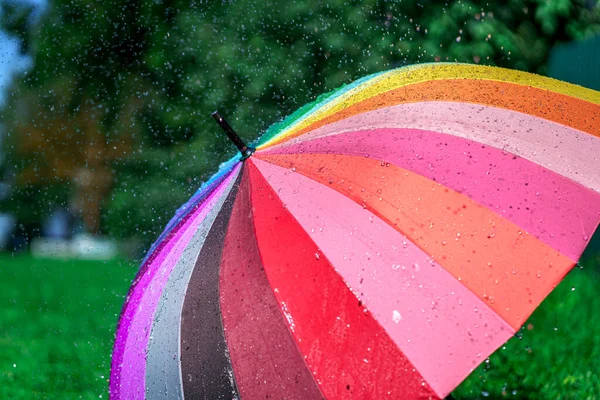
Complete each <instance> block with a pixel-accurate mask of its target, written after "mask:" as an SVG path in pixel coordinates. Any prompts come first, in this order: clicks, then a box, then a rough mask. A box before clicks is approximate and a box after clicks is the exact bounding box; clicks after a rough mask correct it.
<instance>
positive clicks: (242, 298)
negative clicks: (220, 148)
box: [220, 168, 323, 400]
mask: <svg viewBox="0 0 600 400" xmlns="http://www.w3.org/2000/svg"><path fill="white" fill-rule="evenodd" d="M248 185H249V183H248V172H247V170H246V168H245V169H244V172H243V177H242V183H241V185H240V188H239V191H238V195H237V198H236V201H235V205H234V207H233V211H232V214H231V217H230V219H229V227H228V230H227V235H226V236H225V243H224V246H223V258H222V260H221V277H220V288H221V313H222V318H223V326H224V329H225V340H226V342H227V347H228V348H229V355H230V358H231V364H232V366H233V371H234V375H235V380H236V383H237V387H238V390H239V393H240V395H241V397H242V399H244V400H246V399H255V398H256V399H266V398H272V399H283V398H285V399H318V398H323V396H322V394H321V392H320V391H319V388H318V386H317V384H316V382H315V381H314V379H313V376H312V374H311V373H310V371H309V370H308V368H307V366H306V364H305V363H304V360H303V358H302V356H301V355H300V352H299V350H298V348H297V346H296V343H295V342H294V339H293V338H292V336H291V332H290V331H289V329H288V327H287V325H286V322H285V320H284V317H283V315H282V313H281V309H280V307H279V304H278V303H277V301H276V299H275V296H274V294H273V290H272V288H271V286H270V284H269V281H268V280H267V276H266V274H265V271H264V268H263V265H262V262H261V259H260V255H259V252H258V246H257V243H256V237H255V235H254V224H253V216H252V205H251V203H250V193H249V187H248Z"/></svg>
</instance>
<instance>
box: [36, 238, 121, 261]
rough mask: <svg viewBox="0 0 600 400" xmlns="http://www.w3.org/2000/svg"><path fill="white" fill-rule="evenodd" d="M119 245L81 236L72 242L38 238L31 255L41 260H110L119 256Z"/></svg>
mask: <svg viewBox="0 0 600 400" xmlns="http://www.w3.org/2000/svg"><path fill="white" fill-rule="evenodd" d="M118 253H119V252H118V249H117V245H116V244H115V243H114V242H113V241H111V240H110V239H106V238H103V237H98V236H93V235H88V234H80V235H76V236H75V237H73V239H72V240H66V239H59V238H36V239H34V240H32V241H31V255H33V256H34V257H40V258H79V259H83V260H110V259H113V258H115V257H117V255H118Z"/></svg>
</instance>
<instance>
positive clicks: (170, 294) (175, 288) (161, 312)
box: [146, 170, 240, 399]
mask: <svg viewBox="0 0 600 400" xmlns="http://www.w3.org/2000/svg"><path fill="white" fill-rule="evenodd" d="M239 171H240V170H238V172H237V173H235V174H236V175H233V177H232V178H233V179H232V180H231V181H230V183H229V184H228V186H227V188H226V190H225V192H224V193H223V195H221V196H220V197H219V199H218V200H217V202H216V203H215V205H214V206H213V207H212V209H211V210H210V211H209V212H208V214H207V216H206V218H204V220H203V221H202V223H201V224H200V226H199V228H198V231H197V232H196V233H195V234H194V237H193V238H192V240H190V243H189V244H188V246H187V248H186V249H185V250H184V251H183V254H182V255H181V258H180V259H179V261H178V262H177V265H175V267H174V268H173V271H172V272H171V276H170V277H169V281H168V282H167V285H166V286H165V289H164V290H163V293H162V295H161V298H160V302H159V304H158V307H157V311H156V315H155V317H154V321H153V324H152V332H151V334H150V342H149V344H148V355H147V359H146V397H147V398H148V399H183V382H182V381H181V365H180V358H181V348H180V333H181V310H182V307H183V301H184V298H185V294H186V291H187V286H188V283H189V281H190V277H191V275H192V271H193V270H194V266H195V265H196V261H197V259H198V255H199V254H200V250H201V249H202V246H203V245H204V242H205V240H206V236H207V235H208V232H209V231H210V228H211V227H212V225H213V223H214V221H215V219H216V217H217V215H218V214H219V211H220V210H221V208H222V207H223V204H224V203H225V200H226V199H227V197H228V194H229V193H230V192H231V189H232V188H233V186H234V184H235V182H236V181H237V178H238V176H237V174H239Z"/></svg>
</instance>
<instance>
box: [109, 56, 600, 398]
mask: <svg viewBox="0 0 600 400" xmlns="http://www.w3.org/2000/svg"><path fill="white" fill-rule="evenodd" d="M214 117H215V118H216V119H217V121H218V122H219V123H220V124H221V126H222V127H223V129H224V130H225V132H226V133H227V134H228V135H229V136H230V137H231V138H232V140H233V142H234V143H235V144H236V146H237V147H238V148H239V149H240V152H241V157H240V156H239V155H238V156H236V157H234V158H233V159H231V160H229V161H227V162H226V163H224V164H223V165H222V166H221V168H220V170H219V172H218V173H217V174H216V175H215V176H214V177H213V178H211V179H210V180H209V181H208V182H206V183H205V184H204V185H203V186H202V188H200V190H199V191H198V192H197V194H196V195H194V196H193V197H192V198H191V199H190V200H189V202H188V203H186V204H185V205H184V206H183V207H181V208H180V209H179V210H178V211H177V213H176V215H175V216H174V217H173V219H172V220H171V221H170V222H169V224H168V225H167V227H166V228H165V231H164V232H163V233H162V234H161V236H160V237H159V238H158V240H157V241H156V243H155V244H154V245H153V246H152V248H151V249H150V251H149V253H148V255H147V256H146V258H145V260H144V261H143V264H142V266H141V269H140V271H139V273H138V275H137V277H136V278H135V281H134V282H133V285H132V287H131V289H130V292H129V294H128V296H127V300H126V303H125V306H124V308H123V311H122V314H121V317H120V321H119V325H118V328H117V333H116V341H115V346H114V352H113V359H112V370H111V378H110V393H111V397H112V398H115V399H116V398H123V399H136V398H146V397H147V398H150V399H154V398H169V399H172V398H183V397H185V398H193V399H195V398H207V399H208V398H210V399H217V398H223V399H229V398H242V399H253V398H273V399H275V398H277V399H279V398H296V399H312V398H332V399H333V398H361V399H362V398H386V397H387V398H394V399H421V398H443V397H445V396H447V395H448V394H449V393H450V392H451V391H452V390H453V389H454V388H455V387H456V386H457V385H458V384H459V383H460V382H461V381H462V380H464V378H465V377H466V376H467V375H468V374H469V373H470V372H471V371H473V369H474V368H475V367H476V366H477V365H479V364H480V363H481V362H482V361H483V360H485V358H486V357H487V356H488V355H490V354H491V353H492V352H493V351H494V350H496V349H497V348H498V347H499V346H501V345H502V344H503V343H504V342H505V341H506V340H507V339H509V338H510V337H511V336H512V335H514V334H515V332H516V331H517V330H518V329H519V328H520V327H521V326H522V324H523V323H524V322H525V321H526V319H527V317H528V316H529V315H530V314H531V313H532V312H533V311H534V309H535V308H536V307H537V306H538V305H539V304H540V302H541V301H542V300H543V299H544V298H545V297H546V296H547V295H548V293H549V292H550V291H551V290H552V289H553V288H554V287H555V286H556V285H557V284H558V283H559V282H560V280H561V279H562V278H563V277H564V276H565V274H566V273H567V272H569V270H570V269H571V268H572V267H573V266H574V265H575V264H576V262H577V261H578V259H579V257H580V256H581V254H582V252H583V250H584V249H585V247H586V245H587V244H588V242H589V240H590V237H591V236H592V234H593V233H594V231H595V229H596V228H597V226H598V223H599V221H600V175H599V174H598V171H599V170H600V159H599V158H598V154H600V93H598V92H595V91H592V90H588V89H585V88H582V87H578V86H575V85H571V84H567V83H563V82H560V81H556V80H552V79H549V78H544V77H541V76H536V75H532V74H528V73H524V72H518V71H510V70H505V69H500V68H493V67H484V66H472V65H461V64H424V65H418V66H412V67H405V68H400V69H396V70H392V71H388V72H383V73H379V74H375V75H371V76H368V77H366V78H363V79H360V80H358V81H356V82H354V83H352V84H350V85H347V86H344V87H342V88H340V89H338V90H336V91H334V92H332V93H330V94H328V95H326V96H324V97H322V98H319V99H317V100H316V101H315V102H314V103H312V104H309V105H307V106H305V107H303V108H301V109H300V110H298V111H297V112H296V113H294V114H292V115H291V116H290V117H288V118H287V119H285V120H284V121H283V122H281V123H279V124H276V125H274V126H272V127H271V128H270V129H269V130H268V131H267V132H266V133H265V134H264V135H263V137H262V138H261V140H260V141H259V143H258V144H257V146H256V148H251V147H248V146H246V145H245V144H244V143H243V142H242V141H241V140H240V139H239V137H237V135H236V133H235V132H234V131H233V130H232V129H231V128H230V127H229V125H228V124H227V123H226V122H225V121H224V120H223V119H222V118H221V117H220V116H219V115H218V114H215V115H214Z"/></svg>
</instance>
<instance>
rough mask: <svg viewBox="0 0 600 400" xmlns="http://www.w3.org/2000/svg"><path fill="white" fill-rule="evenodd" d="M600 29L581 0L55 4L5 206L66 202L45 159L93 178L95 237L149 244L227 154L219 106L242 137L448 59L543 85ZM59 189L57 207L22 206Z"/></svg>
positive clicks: (60, 0) (117, 0)
mask: <svg viewBox="0 0 600 400" xmlns="http://www.w3.org/2000/svg"><path fill="white" fill-rule="evenodd" d="M599 28H600V7H599V6H598V5H597V4H596V3H595V2H590V1H586V0H557V1H546V0H509V1H506V2H498V3H497V4H491V3H489V2H486V1H453V2H447V1H438V0H431V1H427V0H409V1H402V2H395V1H386V2H384V1H373V0H366V1H341V0H334V1H326V2H325V1H292V2H289V1H281V0H276V1H270V2H257V1H249V0H243V1H222V2H205V1H181V0H165V1H152V0H147V1H142V0H112V1H105V2H97V1H92V0H68V1H67V0H56V1H54V2H53V4H51V5H49V6H48V11H47V12H46V14H45V16H44V18H43V19H42V21H41V23H40V24H39V26H38V28H37V33H36V34H35V35H33V38H32V39H31V43H29V44H28V45H26V46H24V49H29V48H31V49H33V50H32V52H33V56H34V60H35V64H34V68H33V69H32V70H31V71H30V72H29V73H28V74H27V75H25V76H24V77H23V78H22V79H20V80H19V82H18V83H16V85H15V87H14V88H13V90H12V97H11V101H10V103H9V106H8V107H7V109H6V110H5V113H4V114H5V118H4V121H5V123H6V125H7V128H8V132H10V135H11V138H12V141H11V143H10V146H11V147H10V148H9V149H10V151H11V153H12V158H11V159H12V161H11V165H12V167H13V171H14V176H15V178H14V179H15V182H16V190H15V196H13V199H19V201H18V202H13V205H12V207H13V208H15V209H17V208H16V207H19V204H21V207H20V208H19V209H20V210H21V215H22V219H23V218H25V214H27V212H26V211H24V210H25V208H24V207H23V206H22V204H31V203H32V202H35V201H37V200H38V199H42V198H45V200H43V202H42V203H41V204H40V205H39V206H37V207H36V208H39V209H42V210H45V209H48V207H49V206H50V204H48V202H52V201H56V202H65V201H67V197H68V196H70V194H69V193H72V192H73V190H75V191H76V190H77V185H76V184H75V183H74V182H75V181H76V179H77V178H76V176H77V174H76V173H71V174H68V173H67V174H60V173H58V172H56V171H55V170H54V169H56V170H58V169H59V167H58V166H52V165H54V164H57V163H58V164H61V163H62V165H63V166H64V168H66V169H70V170H71V171H80V173H83V174H84V175H85V173H87V175H86V176H92V175H94V173H95V172H94V171H99V170H100V171H103V174H105V175H106V176H108V178H107V179H108V180H109V181H110V185H109V186H110V188H109V189H110V195H108V196H107V197H106V198H105V199H104V202H103V203H102V202H99V203H98V205H97V207H98V209H99V207H100V205H103V210H104V211H103V215H104V216H105V221H104V227H105V228H106V229H107V230H108V231H109V232H111V233H114V234H116V235H120V236H138V237H141V238H142V240H143V241H144V242H146V243H147V242H148V241H150V240H151V239H152V238H153V237H155V236H156V234H157V231H159V230H160V229H161V228H162V226H164V224H165V223H166V221H167V220H168V218H169V217H170V215H171V214H172V213H173V211H174V209H175V208H176V207H177V206H178V205H179V204H181V203H182V202H184V201H185V200H186V198H188V197H189V196H190V194H191V193H192V192H193V191H194V190H195V189H196V188H197V187H198V186H199V185H200V183H201V182H202V181H203V180H205V179H207V178H208V176H209V175H210V174H211V173H213V172H214V171H215V170H216V167H217V165H218V163H219V162H220V161H223V160H224V159H226V158H227V157H229V156H231V155H233V154H234V153H235V150H234V149H233V148H232V147H231V146H230V144H229V143H228V141H227V140H226V139H224V137H223V136H222V134H221V133H220V132H219V128H218V127H217V126H216V124H214V122H213V121H212V120H211V119H210V113H211V112H212V111H213V110H214V109H216V108H218V109H219V110H220V111H221V112H222V114H223V115H225V116H226V117H227V118H228V119H229V120H230V122H231V124H232V125H233V126H234V127H235V128H237V130H238V131H239V132H240V134H241V136H242V137H243V138H244V139H246V140H249V141H250V140H253V139H255V138H256V137H258V136H259V135H260V133H261V132H263V131H264V130H265V129H266V128H267V127H268V126H269V125H270V124H271V123H273V122H276V121H278V120H280V119H281V118H283V117H284V116H285V115H287V114H289V113H291V112H292V111H293V110H294V109H296V108H297V107H299V106H301V105H302V104H304V103H306V102H308V101H311V100H313V99H314V98H315V97H316V96H317V95H319V94H321V93H323V92H326V91H328V90H331V89H333V88H335V87H337V86H339V85H341V84H344V83H348V82H351V81H352V80H354V79H356V78H358V77H360V76H364V75H366V74H369V73H373V72H377V71H381V70H385V69H388V68H393V67H399V66H402V65H407V64H412V63H422V62H440V61H445V62H448V61H449V62H454V61H459V62H470V63H483V64H490V65H499V66H504V67H509V68H517V69H521V70H526V71H532V72H538V73H542V74H543V73H545V72H546V60H547V58H548V53H549V50H550V48H551V47H552V46H553V45H554V44H555V43H557V42H560V41H568V40H573V39H580V38H583V37H585V36H587V35H590V34H592V33H594V32H598V30H599ZM86 120H87V121H89V122H87V123H84V122H82V121H86ZM100 142H102V144H101V145H100ZM59 147H61V148H63V150H60V151H58V150H57V149H58V148H59ZM50 159H52V160H53V161H52V162H50V161H49V160H50ZM53 163H54V164H53ZM49 168H50V169H49ZM52 168H54V169H52ZM31 171H33V172H31ZM42 171H44V172H42ZM82 171H83V172H82ZM32 173H33V175H34V176H35V178H36V179H29V178H26V177H27V176H30V175H31V174H32ZM28 174H29V175H28ZM90 174H91V175H90ZM88 186H89V185H88ZM91 186H92V189H93V186H94V184H93V183H92V184H91ZM56 187H61V188H63V189H62V191H59V192H60V193H61V195H57V196H56V197H51V196H45V197H42V196H36V199H33V198H29V200H27V196H25V195H24V194H26V193H30V192H32V191H35V192H40V191H41V192H42V193H50V192H52V191H53V190H54V189H53V188H56ZM92 189H90V188H89V187H88V188H87V189H85V190H84V191H83V192H82V193H83V196H84V197H85V196H89V192H88V191H89V190H92ZM109 189H108V188H105V189H103V190H100V189H97V191H98V192H102V193H104V192H106V193H109ZM54 191H56V190H54ZM102 196H103V195H102ZM28 201H29V203H28ZM30 208H31V207H30V206H27V209H30ZM39 217H40V216H39V215H35V216H32V217H31V218H30V222H31V223H32V224H33V223H35V221H36V219H39Z"/></svg>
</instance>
